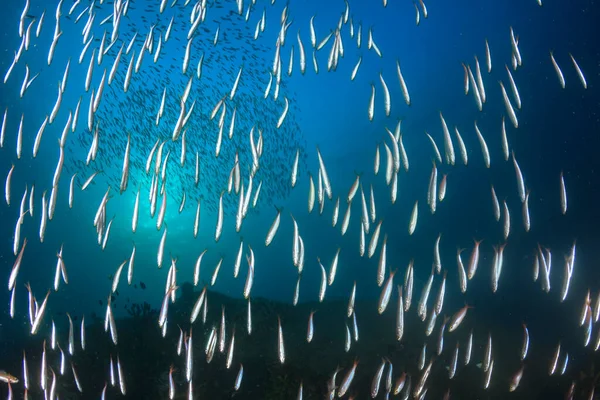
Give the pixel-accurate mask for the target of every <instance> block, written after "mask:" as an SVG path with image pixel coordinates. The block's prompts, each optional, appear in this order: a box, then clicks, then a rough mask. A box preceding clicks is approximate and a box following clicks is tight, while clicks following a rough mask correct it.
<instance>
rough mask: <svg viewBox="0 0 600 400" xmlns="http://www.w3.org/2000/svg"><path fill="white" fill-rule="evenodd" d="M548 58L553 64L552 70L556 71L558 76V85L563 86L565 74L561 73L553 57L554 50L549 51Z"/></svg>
mask: <svg viewBox="0 0 600 400" xmlns="http://www.w3.org/2000/svg"><path fill="white" fill-rule="evenodd" d="M550 60H551V61H552V66H554V70H555V71H556V75H557V76H558V81H559V82H560V86H561V87H562V88H563V89H564V88H565V76H564V75H563V73H562V71H561V69H560V67H559V66H558V63H557V62H556V60H555V59H554V52H552V51H550Z"/></svg>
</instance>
